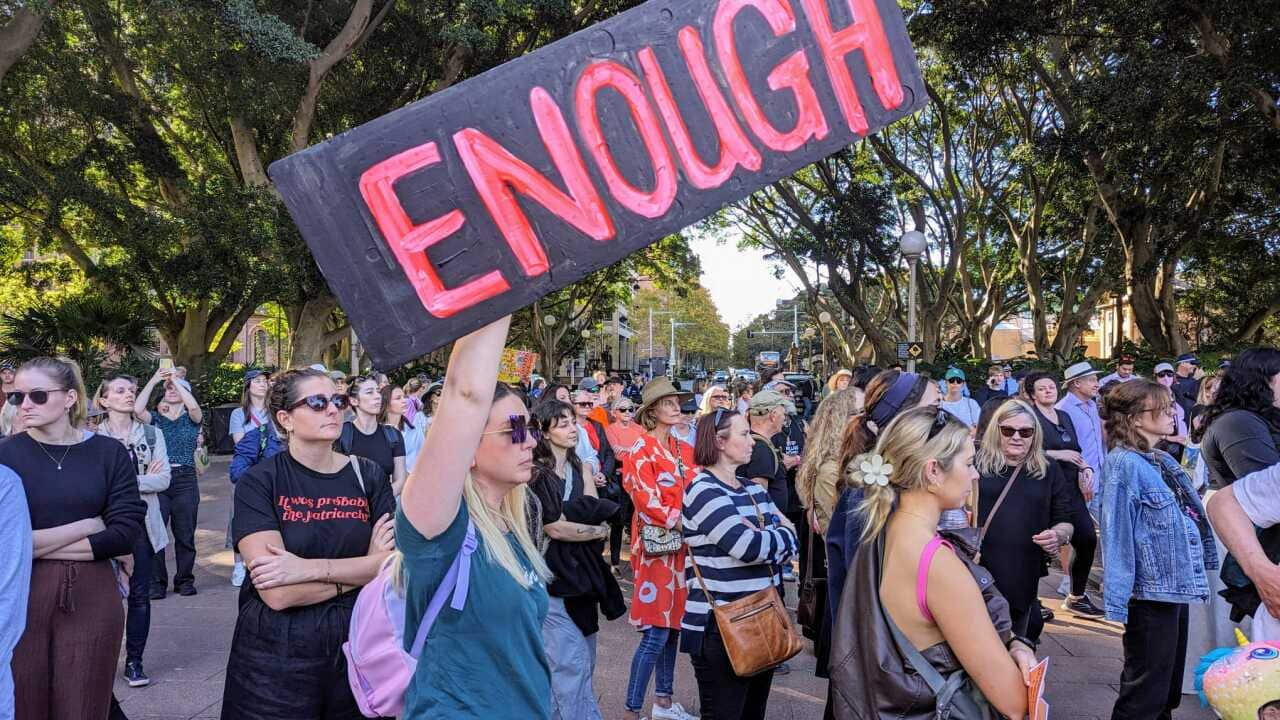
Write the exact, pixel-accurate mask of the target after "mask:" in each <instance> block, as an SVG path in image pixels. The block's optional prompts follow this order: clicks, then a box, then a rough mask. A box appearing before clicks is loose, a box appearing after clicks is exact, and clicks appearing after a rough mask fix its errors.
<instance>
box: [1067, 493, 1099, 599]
mask: <svg viewBox="0 0 1280 720" xmlns="http://www.w3.org/2000/svg"><path fill="white" fill-rule="evenodd" d="M1077 492H1078V491H1077ZM1071 527H1072V532H1071V549H1072V550H1073V551H1075V554H1074V555H1073V556H1072V558H1071V565H1070V566H1069V567H1070V570H1071V594H1072V595H1083V594H1084V593H1085V590H1087V589H1088V588H1089V570H1091V569H1092V568H1093V558H1094V556H1095V555H1097V554H1098V534H1097V532H1096V531H1095V530H1094V526H1093V517H1092V516H1091V515H1089V508H1088V507H1086V506H1085V505H1084V498H1083V497H1081V498H1080V506H1079V507H1078V508H1076V512H1075V516H1074V517H1072V518H1071Z"/></svg>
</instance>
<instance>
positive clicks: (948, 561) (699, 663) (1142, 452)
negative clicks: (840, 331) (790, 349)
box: [0, 319, 1280, 720]
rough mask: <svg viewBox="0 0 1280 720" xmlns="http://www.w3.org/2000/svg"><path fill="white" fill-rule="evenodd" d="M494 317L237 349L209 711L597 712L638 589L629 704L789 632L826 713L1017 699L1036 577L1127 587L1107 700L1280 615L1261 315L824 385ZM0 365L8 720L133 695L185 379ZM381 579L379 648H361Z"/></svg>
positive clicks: (188, 494)
mask: <svg viewBox="0 0 1280 720" xmlns="http://www.w3.org/2000/svg"><path fill="white" fill-rule="evenodd" d="M508 326H509V319H504V320H501V321H498V322H495V323H493V324H492V325H490V326H488V327H485V328H483V329H481V330H479V331H476V332H474V333H472V334H471V335H468V336H467V337H464V338H462V339H460V340H458V341H457V343H456V344H455V346H454V349H453V351H452V354H451V357H450V362H449V366H448V369H447V371H446V373H445V376H444V378H441V379H440V380H437V381H435V382H432V381H431V379H429V378H426V377H422V376H419V377H414V378H411V379H410V380H409V381H408V382H407V383H405V384H403V385H398V384H393V383H391V382H389V381H388V379H387V378H386V376H383V375H379V374H373V375H362V376H357V377H350V378H348V377H347V376H346V375H344V374H343V373H341V372H337V371H329V370H327V369H326V368H324V367H322V366H318V367H309V368H301V369H295V370H290V371H287V372H283V373H280V374H277V375H271V374H268V373H267V372H265V371H263V370H258V369H252V370H249V371H248V372H246V373H245V375H244V378H243V394H242V397H241V401H240V403H239V406H238V407H236V408H235V409H234V411H233V412H232V413H231V417H230V425H229V428H228V431H229V434H230V436H231V440H232V441H233V442H234V446H235V450H234V456H233V458H232V462H231V466H230V471H229V477H230V481H231V482H232V484H233V485H234V503H233V511H232V513H231V516H230V517H229V518H228V522H227V546H228V548H229V549H231V550H232V552H233V558H234V560H233V562H234V565H233V569H232V575H231V582H232V583H233V584H234V585H236V586H239V587H240V591H239V592H240V595H239V604H238V613H237V619H236V625H235V630H234V635H233V638H232V642H231V651H230V655H229V658H228V661H227V668H226V680H225V689H224V694H223V701H222V717H223V718H228V719H239V718H245V719H248V718H262V719H276V718H280V719H283V718H326V719H328V718H335V719H336V718H358V717H362V716H363V715H367V714H368V712H367V709H368V707H369V706H370V703H371V702H373V701H372V700H371V699H370V698H371V697H374V696H378V697H379V698H381V697H383V696H390V697H391V698H392V705H391V707H393V708H394V709H395V710H396V713H391V712H388V713H386V714H388V715H391V714H397V713H399V714H401V716H402V717H405V718H415V719H416V718H437V717H450V718H466V717H474V718H506V717H511V718H515V717H539V718H556V719H563V720H570V719H573V720H578V719H586V720H590V719H591V718H602V717H603V716H604V714H603V713H602V710H601V708H600V707H599V697H600V694H599V693H598V692H597V691H596V689H595V687H594V686H593V675H594V670H595V667H596V663H597V637H598V633H599V631H600V628H601V626H602V622H612V621H615V620H620V619H621V618H623V617H626V619H627V621H628V622H629V623H630V625H631V626H632V627H633V628H634V629H635V631H636V635H635V643H634V647H635V649H634V652H633V654H632V656H631V663H630V672H629V680H628V683H627V687H626V692H625V698H624V701H623V706H622V708H620V711H621V712H622V714H623V716H624V717H626V718H628V720H632V719H634V718H639V717H641V716H642V715H643V716H645V717H647V718H654V719H655V720H668V719H669V720H690V719H691V718H697V717H702V718H707V719H716V720H721V719H725V718H764V717H766V716H767V713H768V707H769V704H768V703H769V697H770V691H771V687H772V683H773V680H774V678H775V677H777V676H779V675H783V674H786V673H788V672H792V668H791V667H790V665H789V664H788V662H787V661H788V660H789V659H791V658H792V657H794V655H795V654H796V652H798V651H799V649H800V647H801V640H800V632H802V633H803V635H804V636H807V637H808V638H809V639H810V640H812V649H813V653H814V655H815V656H816V658H817V662H816V667H817V672H818V674H819V676H821V677H824V678H829V683H828V688H829V690H828V696H827V707H826V713H825V714H826V716H827V717H832V718H841V719H845V718H867V717H895V718H932V717H935V716H938V717H946V716H955V717H983V716H991V715H992V714H995V715H998V716H1001V717H1007V718H1022V717H1024V716H1026V715H1027V713H1028V711H1029V708H1028V706H1027V694H1026V690H1025V688H1026V684H1027V683H1028V680H1029V673H1030V671H1031V669H1032V668H1033V666H1035V664H1036V663H1037V652H1038V648H1039V642H1040V639H1041V636H1042V633H1043V630H1044V627H1045V624H1046V623H1047V622H1049V621H1052V620H1054V619H1055V612H1060V613H1067V614H1070V615H1072V616H1074V617H1076V618H1079V619H1082V620H1085V621H1090V622H1095V621H1103V620H1109V621H1113V622H1117V623H1121V624H1123V626H1124V635H1123V651H1124V663H1123V669H1122V671H1121V675H1120V677H1119V678H1114V679H1107V680H1106V681H1108V682H1116V683H1118V687H1119V697H1118V700H1117V702H1116V704H1115V707H1114V710H1113V714H1112V717H1113V718H1115V719H1117V720H1120V719H1127V718H1140V719H1143V720H1147V719H1150V718H1170V717H1171V713H1172V711H1173V709H1174V708H1176V707H1178V705H1179V704H1180V702H1181V699H1182V695H1183V694H1184V693H1187V692H1191V691H1192V685H1193V681H1192V679H1191V677H1190V675H1191V673H1190V671H1189V667H1188V666H1194V665H1195V663H1196V661H1197V660H1198V658H1199V656H1200V655H1201V654H1203V653H1204V652H1206V651H1208V650H1211V649H1213V648H1216V647H1220V646H1224V645H1231V644H1232V640H1233V638H1232V635H1233V633H1234V631H1235V628H1236V627H1237V626H1238V625H1239V624H1241V623H1246V624H1248V623H1249V622H1250V620H1251V621H1252V622H1251V627H1250V628H1249V634H1250V635H1251V636H1252V637H1253V638H1254V639H1263V640H1266V639H1271V640H1280V620H1277V616H1280V566H1277V561H1278V560H1280V529H1278V528H1280V351H1278V350H1275V349H1270V348H1260V349H1253V350H1248V351H1245V352H1243V353H1241V354H1240V355H1239V356H1238V357H1237V358H1235V359H1234V360H1233V361H1232V362H1230V363H1223V367H1221V368H1219V369H1217V371H1216V372H1214V373H1211V374H1206V373H1205V372H1204V371H1202V370H1201V369H1200V367H1199V362H1198V360H1197V359H1196V358H1195V357H1194V356H1192V355H1184V356H1182V357H1179V358H1177V359H1176V361H1174V362H1169V363H1160V364H1159V365H1156V366H1155V369H1154V377H1153V378H1151V379H1146V378H1142V377H1140V376H1138V374H1137V373H1136V372H1135V371H1134V361H1133V358H1129V357H1121V358H1119V359H1118V361H1117V363H1116V367H1115V372H1114V373H1112V374H1110V375H1108V376H1106V377H1104V378H1100V377H1099V376H1100V375H1101V374H1102V373H1101V372H1100V371H1099V370H1098V369H1096V368H1095V367H1093V366H1092V365H1091V364H1089V363H1087V362H1080V363H1076V364H1073V365H1071V366H1070V367H1068V368H1066V369H1065V371H1063V372H1062V373H1061V374H1058V373H1052V372H1047V371H1044V370H1028V371H1025V372H1022V371H1019V372H1014V371H1013V368H1011V367H1009V366H1008V365H1005V364H1003V363H993V364H991V365H990V367H989V368H987V369H986V373H985V375H986V377H985V380H984V381H983V382H981V383H978V384H976V386H975V387H971V386H970V383H969V378H968V376H967V375H966V373H965V372H964V371H963V370H961V369H960V368H949V369H947V370H946V371H945V372H944V373H942V377H941V378H931V377H928V376H927V375H923V374H916V373H913V372H908V371H905V370H902V369H900V368H891V369H884V370H882V369H880V368H876V367H873V366H863V367H859V368H857V369H854V370H848V369H843V370H839V371H837V372H835V373H832V374H831V375H830V376H829V377H828V378H826V382H825V383H824V384H823V385H822V392H821V393H820V398H818V402H817V403H816V405H815V404H813V403H810V402H807V401H805V402H802V401H801V398H800V397H799V396H798V392H797V387H796V386H795V385H794V384H793V383H792V382H791V381H789V380H788V379H787V378H786V377H785V376H784V374H782V373H766V374H765V375H764V376H762V377H760V378H759V380H758V381H756V382H746V381H735V382H731V383H726V384H717V383H708V382H699V383H697V384H696V385H695V386H694V387H693V389H692V390H685V389H683V388H682V387H680V386H679V385H677V384H676V383H674V382H672V381H671V380H669V379H667V378H664V377H658V378H654V379H651V380H648V381H647V382H644V381H643V380H644V379H643V378H641V379H640V380H641V382H632V381H631V378H630V377H627V378H623V377H621V376H614V375H608V374H606V373H597V374H596V375H594V376H590V377H586V378H583V379H582V380H581V381H580V382H579V383H577V384H576V386H572V387H571V386H567V385H561V384H555V383H548V382H546V381H543V380H541V379H537V380H535V381H534V382H533V383H531V384H530V385H529V386H524V385H520V386H511V385H506V384H502V383H500V382H498V371H499V363H500V358H501V354H502V350H503V348H504V346H505V345H506V342H507V331H508ZM0 383H2V384H3V391H4V399H5V402H4V406H3V408H2V409H0V433H2V434H3V435H4V436H5V439H4V440H3V441H0V513H3V517H4V519H5V522H3V523H0V578H3V583H0V720H7V719H8V718H13V717H17V718H20V719H22V720H26V719H28V718H31V719H40V720H43V719H50V720H73V719H74V720H80V719H82V718H108V717H110V718H121V717H123V716H124V714H123V713H122V712H121V710H120V707H119V704H118V703H117V702H116V699H115V698H114V696H113V693H112V687H113V683H114V681H115V676H116V672H117V667H118V664H119V660H120V656H121V646H122V643H123V648H124V653H123V655H124V665H123V673H124V678H125V680H127V682H128V684H129V685H130V686H134V687H139V686H143V685H146V684H147V683H148V682H149V678H148V676H147V672H146V669H145V668H144V660H145V650H146V644H147V637H148V630H149V626H150V612H151V603H152V602H157V601H160V600H162V599H164V598H165V596H166V594H167V593H168V592H174V593H177V594H179V595H194V594H196V593H197V592H198V588H197V587H196V584H195V575H194V568H195V563H196V546H195V528H196V525H197V519H198V512H199V502H200V489H199V484H200V482H201V480H200V478H201V474H202V473H203V471H204V468H205V467H207V465H208V460H207V452H206V447H207V445H208V444H209V443H207V441H206V438H205V435H204V428H205V427H206V426H207V422H206V420H205V417H204V411H202V408H201V406H200V404H199V403H198V402H197V399H196V397H195V395H194V393H193V389H192V387H191V385H190V383H188V381H187V380H186V379H185V377H184V373H183V371H182V369H181V368H176V367H173V366H172V364H171V363H162V366H161V367H160V368H159V369H158V370H157V371H156V372H155V373H154V375H152V376H151V377H150V378H148V379H146V380H145V381H141V380H139V379H137V378H133V377H129V376H126V375H111V376H108V377H107V378H106V379H105V380H104V381H103V382H102V383H101V385H100V386H99V387H98V388H97V389H96V391H94V392H93V393H90V392H89V391H88V390H87V389H86V388H85V386H84V383H83V381H82V379H81V375H80V371H79V368H77V367H76V366H75V365H74V364H73V363H70V362H68V361H65V360H61V359H54V358H38V359H35V360H30V361H28V362H25V363H23V364H22V365H21V366H20V367H15V366H13V365H11V364H4V365H0ZM170 544H172V545H173V554H174V557H175V559H176V566H175V567H174V568H173V569H172V571H171V570H170V568H169V566H168V565H167V564H166V561H165V556H166V549H167V547H168V546H169V545H170ZM1099 566H1100V568H1101V573H1100V584H1099V582H1098V573H1094V572H1092V571H1094V570H1095V569H1096V568H1098V567H1099ZM1051 567H1059V568H1060V569H1061V571H1062V575H1063V577H1062V582H1061V585H1060V586H1059V587H1058V591H1059V593H1060V595H1061V596H1062V599H1061V603H1060V604H1057V605H1054V606H1052V607H1046V606H1045V604H1044V603H1042V601H1041V596H1042V594H1043V593H1042V592H1041V588H1040V583H1041V579H1042V578H1044V577H1045V576H1047V575H1048V574H1049V571H1050V568H1051ZM383 578H385V579H386V580H387V582H386V583H383V582H381V579H383ZM375 580H379V582H375ZM789 584H793V585H792V589H791V590H790V592H791V593H793V597H794V599H795V602H794V605H795V607H796V608H797V613H796V615H797V617H798V621H799V624H800V626H801V629H800V631H797V630H796V629H795V628H794V627H793V623H792V620H791V618H790V616H789V615H788V614H787V612H786V611H784V610H783V605H784V602H785V601H786V599H787V595H788V591H789V588H788V585H789ZM366 586H368V587H369V588H370V589H371V590H372V589H377V591H378V593H379V594H378V595H377V596H376V597H374V596H373V595H371V593H368V592H362V589H363V588H365V587H366ZM384 587H388V588H392V590H391V591H390V592H391V593H392V594H393V595H394V596H395V597H396V600H395V602H394V603H393V604H388V605H387V607H390V608H396V610H395V612H396V613H398V614H399V617H398V618H397V620H396V622H395V623H393V628H392V629H391V630H388V637H391V638H392V640H390V641H387V642H390V643H391V645H392V646H393V647H391V648H390V650H389V652H391V653H392V654H396V653H400V654H403V656H404V657H405V658H406V660H405V662H406V665H405V667H406V668H407V669H406V670H405V672H404V673H402V675H401V676H400V677H399V680H396V679H395V678H394V677H392V676H389V675H386V674H385V672H384V669H383V668H381V667H372V666H369V665H366V664H365V663H367V662H368V661H367V658H365V659H362V658H361V657H360V656H359V652H357V649H356V648H354V647H353V646H355V645H357V642H356V639H357V632H356V630H355V627H356V626H357V625H358V624H359V623H360V622H362V620H361V618H362V617H364V615H363V614H362V611H361V606H362V604H367V603H381V602H386V601H387V599H386V598H385V597H383V594H382V588H384ZM1099 587H1100V590H1099ZM1055 602H1056V601H1055ZM762 638H764V639H762ZM766 640H767V641H766ZM365 642H369V641H368V640H366V639H365V634H364V633H360V640H359V643H361V645H360V647H361V648H363V647H364V646H363V644H362V643H365ZM360 652H364V651H363V650H360ZM685 656H687V662H688V663H689V665H690V666H691V667H692V669H693V675H694V678H695V680H696V683H697V698H698V706H697V708H693V709H690V708H686V707H684V706H683V705H682V704H681V703H679V702H677V701H676V700H675V682H676V675H677V673H676V669H677V665H678V664H679V663H680V662H682V658H683V657H685ZM10 670H11V672H10ZM389 678H390V679H389ZM395 682H399V683H400V684H399V685H394V683H395ZM392 685H394V687H393V686H392ZM375 704H376V703H375ZM646 708H647V711H646ZM362 711H364V712H363V714H362ZM695 712H696V714H695ZM948 713H950V714H951V715H948ZM982 713H987V715H983V714H982Z"/></svg>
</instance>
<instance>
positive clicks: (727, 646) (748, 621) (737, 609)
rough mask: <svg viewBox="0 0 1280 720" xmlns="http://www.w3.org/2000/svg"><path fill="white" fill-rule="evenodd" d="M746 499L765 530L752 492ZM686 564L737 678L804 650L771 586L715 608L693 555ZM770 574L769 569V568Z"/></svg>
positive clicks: (764, 669)
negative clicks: (707, 605)
mask: <svg viewBox="0 0 1280 720" xmlns="http://www.w3.org/2000/svg"><path fill="white" fill-rule="evenodd" d="M747 498H748V499H749V500H751V504H752V505H753V506H755V509H756V517H758V518H760V527H761V529H763V528H764V527H765V523H764V514H763V513H761V512H760V506H759V505H757V504H756V500H755V498H753V497H751V491H750V490H749V489H748V490H747ZM689 562H690V564H692V565H693V574H694V575H696V576H697V577H698V584H699V585H701V586H702V592H703V593H704V594H706V596H707V603H708V604H710V605H711V612H712V615H713V616H714V618H715V622H716V625H717V627H719V629H720V637H721V638H722V639H723V640H724V650H725V654H727V655H728V656H729V664H730V665H732V666H733V672H734V674H735V675H737V676H738V677H751V676H752V675H759V674H760V673H762V672H764V671H766V670H769V669H771V668H773V667H776V666H777V665H780V664H781V663H784V662H786V661H787V660H790V659H791V658H793V657H795V656H796V655H799V654H800V651H801V650H803V649H804V640H802V639H801V638H800V635H799V633H797V632H796V631H795V628H793V627H792V626H791V618H790V616H788V615H787V608H786V607H785V606H784V605H783V604H782V598H781V597H779V596H778V591H777V589H776V588H774V587H773V586H769V587H767V588H765V589H763V590H757V591H756V592H753V593H751V594H750V595H748V596H746V597H744V598H740V599H738V600H734V601H733V602H727V603H724V604H723V605H717V604H716V601H715V598H714V597H713V596H712V595H711V591H709V590H707V583H706V582H705V581H703V579H702V572H701V571H700V570H698V563H697V562H696V561H695V559H694V556H693V554H692V553H690V555H689ZM770 572H771V573H772V568H771V569H770Z"/></svg>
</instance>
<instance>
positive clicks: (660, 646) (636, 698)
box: [627, 627, 680, 712]
mask: <svg viewBox="0 0 1280 720" xmlns="http://www.w3.org/2000/svg"><path fill="white" fill-rule="evenodd" d="M679 645H680V631H679V630H672V629H670V628H660V627H651V628H649V629H647V630H645V631H644V634H643V635H642V636H641V637H640V647H637V648H636V654H635V657H633V658H631V680H630V681H629V682H628V683H627V709H628V710H630V711H631V712H640V711H641V710H643V709H644V697H645V695H647V694H648V693H649V676H650V675H652V674H653V669H654V666H657V668H658V680H657V683H656V684H655V685H654V688H653V694H654V695H655V696H657V697H664V698H669V697H671V696H672V694H674V692H675V684H676V651H677V650H678V649H679Z"/></svg>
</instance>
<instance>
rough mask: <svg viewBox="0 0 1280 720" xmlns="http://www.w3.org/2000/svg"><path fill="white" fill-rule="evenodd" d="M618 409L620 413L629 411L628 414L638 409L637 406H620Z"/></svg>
mask: <svg viewBox="0 0 1280 720" xmlns="http://www.w3.org/2000/svg"><path fill="white" fill-rule="evenodd" d="M617 411H618V412H620V413H627V414H631V413H633V412H635V411H636V409H635V408H633V407H620V408H617Z"/></svg>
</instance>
